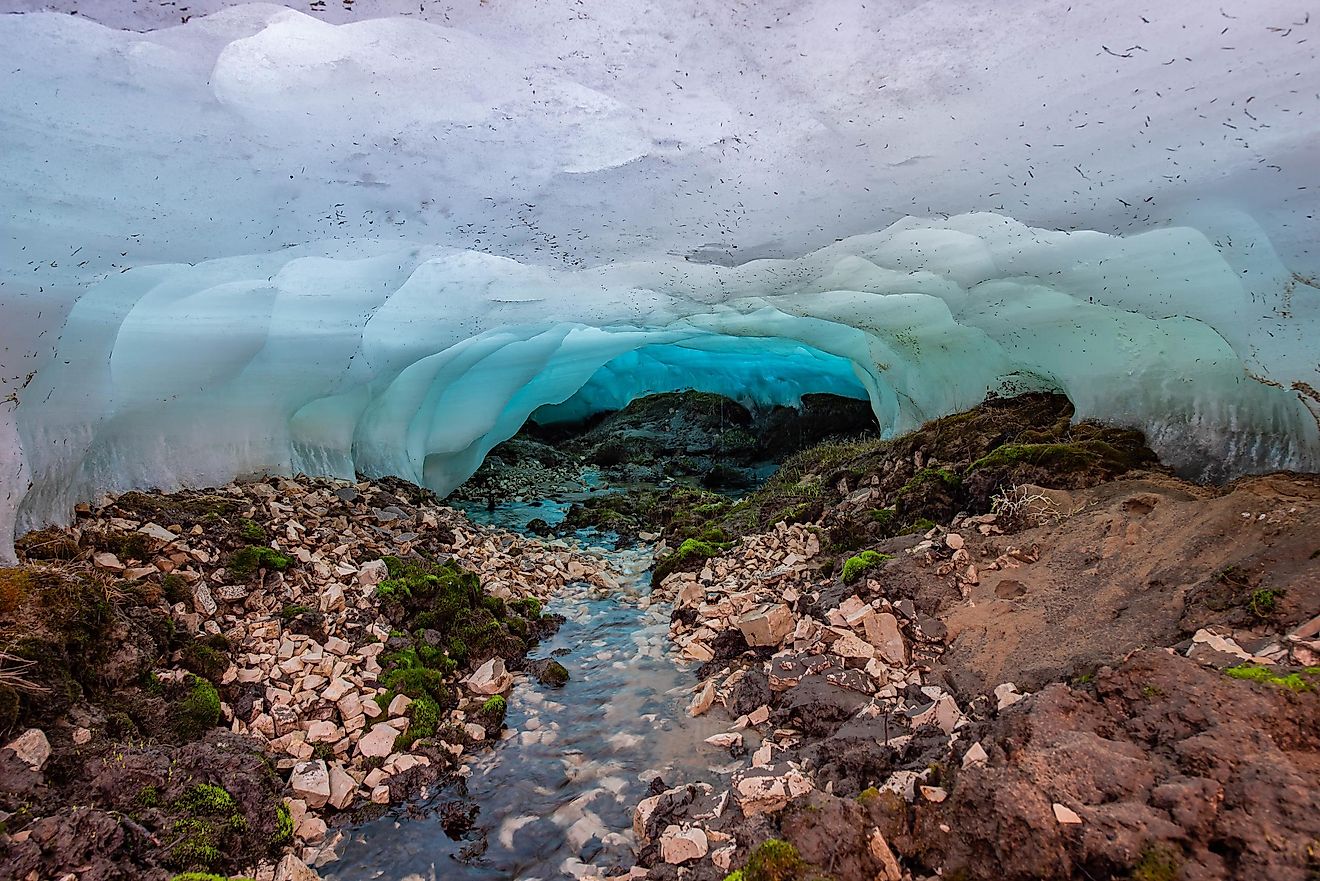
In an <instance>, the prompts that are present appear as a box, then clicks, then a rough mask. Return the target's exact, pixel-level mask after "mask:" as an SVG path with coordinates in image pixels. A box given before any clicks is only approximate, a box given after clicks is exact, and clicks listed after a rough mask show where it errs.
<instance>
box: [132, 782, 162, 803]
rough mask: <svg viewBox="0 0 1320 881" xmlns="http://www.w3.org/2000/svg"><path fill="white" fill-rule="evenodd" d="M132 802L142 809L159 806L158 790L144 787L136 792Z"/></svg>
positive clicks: (152, 787)
mask: <svg viewBox="0 0 1320 881" xmlns="http://www.w3.org/2000/svg"><path fill="white" fill-rule="evenodd" d="M133 800H134V801H135V802H137V803H138V804H139V805H141V806H142V807H144V808H155V807H159V806H160V790H159V789H157V788H156V787H155V786H144V787H142V788H141V789H139V790H138V791H137V795H135V796H134V797H133Z"/></svg>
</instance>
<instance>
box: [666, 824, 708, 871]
mask: <svg viewBox="0 0 1320 881" xmlns="http://www.w3.org/2000/svg"><path fill="white" fill-rule="evenodd" d="M709 849H710V842H709V841H708V840H707V838H706V833H705V831H704V830H702V829H699V828H695V827H694V828H692V829H682V828H680V827H678V826H667V827H665V831H664V832H663V833H661V835H660V858H661V859H663V860H664V861H665V862H666V863H669V864H670V865H675V866H677V865H679V864H681V863H686V862H689V861H691V860H699V859H701V858H702V857H704V856H705V855H706V853H707V851H708V850H709Z"/></svg>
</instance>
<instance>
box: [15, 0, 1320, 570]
mask: <svg viewBox="0 0 1320 881" xmlns="http://www.w3.org/2000/svg"><path fill="white" fill-rule="evenodd" d="M25 2H26V0H11V4H13V3H17V4H18V5H19V7H20V8H22V6H23V4H24V3H25ZM41 5H54V6H56V7H58V5H59V4H58V3H55V4H50V3H43V4H41ZM88 5H89V4H86V3H83V4H82V6H83V7H84V8H82V9H80V10H79V11H80V14H79V15H69V14H52V13H27V14H20V15H8V16H0V54H2V55H3V57H4V58H5V59H6V61H5V64H4V66H3V70H0V236H3V241H4V243H5V245H4V252H5V253H4V258H5V259H4V260H3V261H2V262H0V304H2V307H3V321H2V322H0V367H2V368H3V369H0V395H3V396H6V400H5V402H4V403H3V404H0V557H6V558H7V557H9V556H10V555H11V551H10V550H9V546H8V541H9V536H10V534H11V533H12V531H13V529H14V528H15V527H17V528H19V529H26V528H29V527H32V526H36V525H39V524H41V523H44V522H48V521H51V520H58V519H61V518H63V517H65V516H67V512H68V510H69V507H70V505H71V503H73V502H74V501H77V500H80V499H88V498H94V497H95V496H96V495H97V494H98V493H100V492H103V491H105V490H122V489H126V488H129V487H134V486H160V487H173V486H177V485H182V484H202V483H214V482H219V481H224V480H228V479H230V478H233V477H234V476H236V475H242V474H248V473H256V472H263V471H275V472H281V471H284V472H287V471H294V470H304V471H309V472H314V473H319V474H334V475H339V476H345V477H347V476H351V475H352V474H353V473H355V472H363V473H366V474H370V475H381V474H397V475H400V476H403V477H406V478H409V479H412V480H417V481H420V482H424V483H426V484H428V485H430V486H432V487H433V488H435V489H437V490H439V491H442V492H443V491H445V490H447V489H448V488H450V487H452V486H454V485H455V484H456V483H458V482H459V481H461V480H462V479H463V478H464V477H465V476H467V475H468V474H470V473H471V472H472V471H473V470H474V469H475V468H476V466H477V465H478V464H479V463H480V461H481V458H482V457H483V456H484V455H485V453H486V452H487V451H488V450H489V449H490V448H491V447H492V446H493V445H494V444H495V443H498V442H499V441H500V440H503V439H504V438H506V437H509V436H511V435H512V434H513V433H514V432H515V431H516V430H517V428H518V426H519V425H520V424H521V423H522V421H523V420H524V419H525V418H527V416H528V415H529V414H531V413H533V412H538V411H539V413H540V415H542V416H545V417H547V418H571V417H573V416H574V415H579V414H583V413H586V412H590V411H591V410H593V409H599V408H601V407H609V406H616V405H618V404H619V403H621V402H625V401H626V400H627V399H628V398H630V397H632V396H633V395H636V394H641V393H645V392H647V391H654V390H662V389H667V388H680V387H701V388H707V389H709V390H713V391H721V392H724V393H730V394H732V395H733V396H735V397H741V398H743V399H747V400H754V401H758V402H766V403H770V402H777V403H785V402H791V401H793V400H795V399H796V398H797V397H798V396H799V395H800V394H802V393H804V392H808V391H833V392H836V393H842V394H853V395H866V396H869V397H870V399H871V402H872V405H873V408H874V409H875V412H876V415H877V417H878V418H879V420H880V423H881V425H882V426H883V427H884V429H885V430H886V431H889V432H898V431H903V430H905V429H908V428H910V427H913V426H915V425H916V424H919V423H920V422H921V421H922V420H924V419H927V418H930V417H933V416H937V415H940V414H943V413H947V412H950V411H952V410H955V409H959V408H963V407H967V406H970V405H973V404H975V403H977V402H978V401H979V400H981V399H982V398H983V397H984V396H985V394H986V393H987V392H990V391H996V392H1010V391H1014V390H1026V389H1037V388H1050V389H1058V390H1061V391H1063V392H1065V393H1067V394H1068V395H1069V396H1070V397H1071V398H1072V400H1073V401H1074V403H1075V404H1076V405H1077V409H1078V413H1079V415H1080V416H1085V417H1092V418H1098V419H1103V420H1108V421H1112V422H1118V423H1123V424H1129V425H1134V426H1137V427H1140V428H1143V429H1144V430H1145V431H1147V433H1148V434H1149V436H1150V438H1151V440H1152V444H1153V445H1154V446H1155V448H1156V449H1157V450H1158V451H1159V452H1160V453H1161V454H1162V455H1163V456H1164V457H1165V458H1166V460H1168V461H1170V462H1171V463H1173V464H1174V465H1176V466H1178V467H1179V468H1181V469H1183V470H1184V471H1185V472H1187V473H1190V474H1193V475H1195V476H1201V477H1212V478H1217V477H1224V476H1230V475H1233V474H1238V473H1245V472H1249V471H1257V470H1261V469H1266V468H1276V467H1296V468H1316V467H1317V466H1320V435H1318V431H1317V421H1316V420H1317V414H1318V413H1320V393H1317V391H1316V390H1317V389H1320V288H1317V285H1318V284H1320V281H1317V279H1318V278H1320V258H1317V256H1316V254H1315V253H1314V251H1313V244H1312V243H1313V242H1314V241H1315V238H1316V225H1315V217H1314V214H1315V209H1316V207H1317V206H1316V186H1317V184H1316V182H1317V180H1320V151H1317V150H1316V149H1315V146H1314V145H1315V144H1316V143H1318V142H1320V141H1318V140H1317V138H1320V115H1318V113H1320V63H1318V62H1317V58H1316V51H1317V49H1316V47H1317V46H1320V41H1317V40H1314V39H1313V38H1312V36H1311V35H1312V31H1314V29H1315V28H1317V27H1320V20H1317V21H1316V22H1312V21H1311V20H1310V17H1309V16H1308V14H1307V10H1306V4H1305V3H1300V2H1282V0H1269V2H1262V0H1237V2H1226V3H1223V4H1220V5H1219V6H1217V7H1216V8H1214V9H1213V10H1209V8H1208V7H1206V6H1205V5H1204V4H1202V3H1199V2H1165V3H1162V4H1159V5H1155V4H1151V5H1149V6H1147V5H1146V4H1143V3H1136V2H1128V0H1116V2H1113V3H1108V4H1085V5H1082V4H1076V5H1074V7H1065V6H1062V5H1060V4H1056V3H1051V2H1044V0H1041V2H1026V3H1021V4H1013V8H1012V9H1011V10H1008V9H1005V8H1004V5H1003V4H999V3H992V2H970V0H969V2H959V3H954V4H948V3H938V4H937V3H920V2H889V3H876V2H874V0H869V2H867V3H865V4H863V3H861V2H856V3H853V2H819V3H811V4H798V3H787V2H785V3H766V4H755V5H753V6H751V7H750V8H748V7H741V6H737V5H732V6H731V5H728V4H711V3H706V2H695V0H688V2H678V3H675V4H665V5H664V6H663V7H660V6H657V5H655V4H641V3H633V2H630V0H620V2H615V3H610V4H604V5H601V6H600V7H584V6H582V5H579V4H576V3H570V2H566V0H565V2H558V0H556V2H547V3H537V4H505V3H489V4H468V5H466V6H465V7H464V8H463V9H457V8H449V7H445V8H443V9H441V8H439V4H430V5H432V6H435V7H436V9H434V10H432V11H431V12H429V13H427V12H425V11H424V10H423V12H424V14H423V15H421V16H417V15H413V16H404V15H389V16H386V17H378V18H371V17H367V16H370V15H372V14H375V13H380V12H399V13H403V12H409V11H414V10H412V9H411V7H409V9H408V10H405V9H403V6H402V4H394V3H392V2H388V0H382V2H381V3H379V4H378V6H379V9H376V10H375V13H373V11H372V10H371V9H365V10H364V8H365V7H368V4H366V3H365V2H359V3H358V4H355V6H356V7H358V11H357V12H352V11H349V10H348V9H347V8H344V9H335V10H330V11H327V12H326V13H324V17H325V19H327V20H322V19H320V18H315V17H311V16H308V15H305V14H302V13H299V12H295V11H291V10H288V9H283V8H281V7H278V6H271V5H249V6H237V7H232V8H220V7H222V6H223V5H224V4H222V3H220V2H218V0H194V2H193V3H192V4H191V5H190V9H191V10H192V15H193V17H192V18H191V19H190V20H188V21H187V22H186V23H181V24H179V25H178V26H172V27H158V26H159V25H162V24H164V22H160V21H156V20H140V19H137V18H134V17H133V15H136V13H134V14H133V15H129V14H128V13H125V12H124V11H123V7H122V5H120V4H104V8H103V9H98V8H96V7H93V8H92V9H91V10H88V9H86V8H85V7H87V6H88ZM1077 6H1084V7H1085V8H1076V7H1077ZM396 7H397V9H396ZM207 12H213V13H214V14H210V15H205V14H203V13H207ZM150 14H151V15H163V14H164V13H162V12H160V11H159V10H155V11H153V12H152V13H150ZM88 15H91V16H93V17H96V16H99V17H100V18H101V19H102V20H103V22H104V23H102V22H98V21H92V20H88V19H87V17H86V16H88ZM125 26H127V27H138V28H140V29H141V32H138V31H129V30H119V29H117V28H121V27H125ZM152 27H156V28H157V29H154V30H147V28H152Z"/></svg>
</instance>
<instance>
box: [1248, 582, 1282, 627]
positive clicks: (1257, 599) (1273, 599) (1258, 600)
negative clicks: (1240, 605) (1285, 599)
mask: <svg viewBox="0 0 1320 881" xmlns="http://www.w3.org/2000/svg"><path fill="white" fill-rule="evenodd" d="M1278 602H1279V592H1278V591H1276V590H1272V589H1270V588H1267V587H1265V588H1261V589H1260V590H1255V591H1252V593H1251V598H1250V599H1249V600H1247V608H1248V609H1250V610H1251V614H1253V615H1255V616H1256V617H1257V618H1262V619H1263V618H1269V617H1270V616H1271V615H1273V614H1274V609H1275V607H1276V606H1278Z"/></svg>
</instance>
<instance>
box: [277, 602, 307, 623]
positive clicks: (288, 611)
mask: <svg viewBox="0 0 1320 881" xmlns="http://www.w3.org/2000/svg"><path fill="white" fill-rule="evenodd" d="M310 611H312V610H311V609H310V608H308V607H307V606H303V605H300V604H298V603H286V604H285V605H283V606H281V607H280V617H281V618H283V619H284V620H285V621H292V620H293V619H294V618H297V617H298V616H299V615H306V614H307V613H308V612H310Z"/></svg>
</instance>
